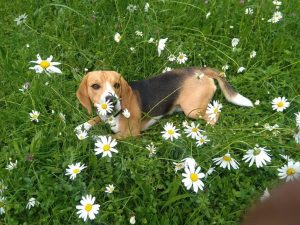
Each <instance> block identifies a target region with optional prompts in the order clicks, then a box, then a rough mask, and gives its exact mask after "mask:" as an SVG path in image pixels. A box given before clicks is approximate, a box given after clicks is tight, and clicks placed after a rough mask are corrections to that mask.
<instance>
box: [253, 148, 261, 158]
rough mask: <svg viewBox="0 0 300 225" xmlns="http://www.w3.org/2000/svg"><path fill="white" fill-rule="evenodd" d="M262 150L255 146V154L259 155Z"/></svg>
mask: <svg viewBox="0 0 300 225" xmlns="http://www.w3.org/2000/svg"><path fill="white" fill-rule="evenodd" d="M260 152H261V150H260V149H259V148H254V151H253V155H255V156H256V155H259V153H260Z"/></svg>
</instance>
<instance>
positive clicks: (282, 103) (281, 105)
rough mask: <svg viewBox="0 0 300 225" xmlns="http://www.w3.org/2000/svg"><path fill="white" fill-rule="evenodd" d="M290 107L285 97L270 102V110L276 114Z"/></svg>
mask: <svg viewBox="0 0 300 225" xmlns="http://www.w3.org/2000/svg"><path fill="white" fill-rule="evenodd" d="M289 106H290V103H289V102H288V101H287V99H286V98H285V97H277V98H274V99H273V101H272V109H273V110H276V111H277V112H282V111H283V110H285V109H286V108H288V107H289Z"/></svg>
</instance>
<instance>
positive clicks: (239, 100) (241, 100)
mask: <svg viewBox="0 0 300 225" xmlns="http://www.w3.org/2000/svg"><path fill="white" fill-rule="evenodd" d="M230 102H232V103H233V104H236V105H240V106H246V107H253V104H252V102H251V101H250V100H249V99H248V98H246V97H244V96H243V95H240V94H237V95H236V96H234V97H233V98H232V99H230Z"/></svg>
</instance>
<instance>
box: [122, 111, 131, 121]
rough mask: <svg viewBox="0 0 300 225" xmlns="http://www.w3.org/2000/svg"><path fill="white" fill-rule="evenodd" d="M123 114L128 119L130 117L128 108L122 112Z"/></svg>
mask: <svg viewBox="0 0 300 225" xmlns="http://www.w3.org/2000/svg"><path fill="white" fill-rule="evenodd" d="M122 114H123V116H124V117H125V118H127V119H129V118H130V112H129V111H128V109H124V110H123V112H122Z"/></svg>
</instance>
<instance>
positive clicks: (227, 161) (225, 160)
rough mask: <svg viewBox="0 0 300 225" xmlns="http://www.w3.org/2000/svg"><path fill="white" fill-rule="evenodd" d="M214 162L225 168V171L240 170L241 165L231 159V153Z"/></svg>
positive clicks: (215, 159)
mask: <svg viewBox="0 0 300 225" xmlns="http://www.w3.org/2000/svg"><path fill="white" fill-rule="evenodd" d="M213 161H214V162H215V163H216V164H217V165H220V167H222V168H224V169H226V168H227V169H229V170H230V169H231V167H232V168H233V169H235V170H236V169H238V168H239V163H238V162H237V161H236V160H235V159H234V158H232V157H231V155H230V154H229V153H227V154H225V155H224V156H222V157H219V158H214V159H213Z"/></svg>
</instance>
